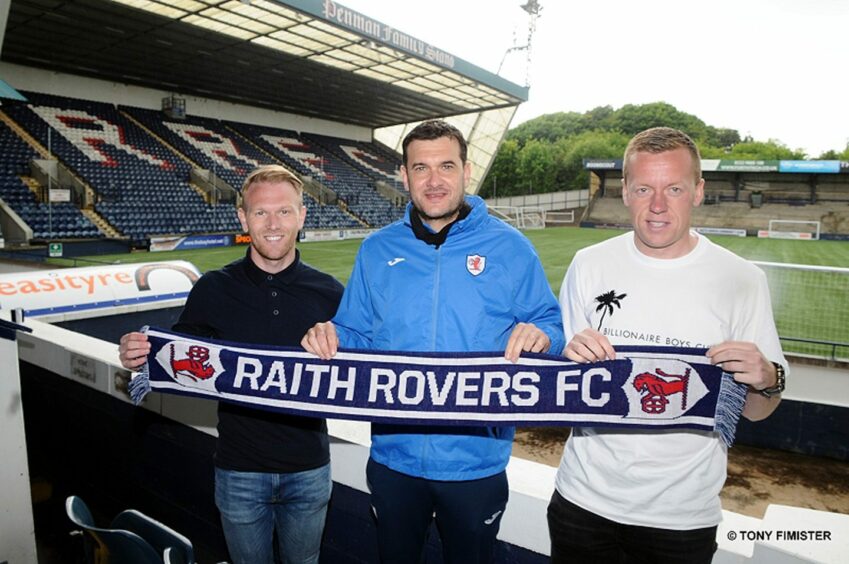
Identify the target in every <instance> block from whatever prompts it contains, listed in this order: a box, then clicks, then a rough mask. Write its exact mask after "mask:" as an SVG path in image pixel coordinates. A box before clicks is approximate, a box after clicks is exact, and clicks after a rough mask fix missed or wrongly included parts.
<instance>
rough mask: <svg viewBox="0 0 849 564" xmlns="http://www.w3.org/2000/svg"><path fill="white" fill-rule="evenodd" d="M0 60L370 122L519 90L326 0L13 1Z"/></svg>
mask: <svg viewBox="0 0 849 564" xmlns="http://www.w3.org/2000/svg"><path fill="white" fill-rule="evenodd" d="M399 9H401V8H399ZM0 21H1V20H0ZM0 58H2V60H3V61H6V62H10V63H16V64H20V65H24V66H28V67H40V68H46V69H50V70H55V71H60V72H64V73H68V74H73V75H83V76H90V77H95V78H100V79H103V80H109V81H114V82H120V83H126V84H136V85H140V86H145V87H150V88H158V89H161V90H163V91H165V92H171V93H176V94H183V95H194V96H199V97H204V98H213V99H219V100H225V101H230V102H235V103H239V104H246V105H250V106H257V107H264V108H269V109H272V110H276V111H283V112H289V113H294V114H298V115H304V116H312V117H317V118H322V119H327V120H332V121H338V122H342V123H350V124H355V125H360V126H366V127H371V128H380V127H386V126H390V125H399V124H409V123H411V122H417V121H421V120H423V119H426V118H429V117H434V116H443V117H444V116H452V115H460V114H475V113H480V112H487V111H489V110H494V109H499V108H515V107H516V106H518V105H519V104H520V103H521V102H523V101H525V100H527V93H528V91H527V88H525V87H521V86H518V85H516V84H513V83H511V82H509V81H507V80H504V79H502V78H501V77H499V76H497V75H494V74H492V73H490V72H488V71H486V70H484V69H481V68H478V67H475V66H473V65H471V64H470V63H468V62H466V61H463V60H462V59H459V58H457V57H454V56H452V55H450V54H449V53H446V52H444V51H442V50H440V49H438V48H436V47H435V46H433V45H429V44H427V43H425V42H423V41H421V40H418V39H416V38H414V37H411V36H409V35H406V34H404V33H403V32H401V31H399V30H396V29H393V28H391V27H390V26H387V25H385V24H382V23H381V22H379V21H377V20H374V19H372V18H370V17H368V16H365V15H362V14H360V13H358V12H355V11H353V10H349V9H348V8H345V7H344V6H343V5H341V4H337V3H335V2H332V1H330V0H288V1H287V2H285V3H284V2H281V1H278V0H11V4H10V8H9V12H8V18H7V25H6V29H5V37H4V42H3V49H2V57H0ZM509 115H512V112H510V113H509ZM507 121H508V122H509V118H508V119H507ZM503 127H506V124H504V126H503Z"/></svg>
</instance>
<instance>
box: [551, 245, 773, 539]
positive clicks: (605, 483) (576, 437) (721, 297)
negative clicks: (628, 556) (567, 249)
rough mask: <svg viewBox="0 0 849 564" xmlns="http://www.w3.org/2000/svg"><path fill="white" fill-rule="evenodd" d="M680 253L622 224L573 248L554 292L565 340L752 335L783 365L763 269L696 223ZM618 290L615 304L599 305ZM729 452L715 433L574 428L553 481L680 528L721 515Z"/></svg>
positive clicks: (602, 507) (666, 342)
mask: <svg viewBox="0 0 849 564" xmlns="http://www.w3.org/2000/svg"><path fill="white" fill-rule="evenodd" d="M693 234H694V235H696V236H697V237H698V243H697V245H696V247H695V248H694V249H693V250H692V251H691V252H690V253H689V254H687V255H686V256H684V257H680V258H677V259H655V258H652V257H648V256H646V255H644V254H642V253H641V252H640V251H639V250H637V247H636V246H635V244H634V234H633V232H631V233H626V234H624V235H620V236H618V237H614V238H612V239H609V240H607V241H604V242H602V243H599V244H596V245H593V246H591V247H587V248H585V249H582V250H580V251H578V253H577V254H576V255H575V258H574V260H573V261H572V264H571V266H570V267H569V270H568V272H567V273H566V278H565V280H564V281H563V286H562V288H561V291H560V305H561V307H562V308H563V321H564V325H565V330H566V340H567V342H568V341H569V340H570V339H571V338H572V337H573V336H574V335H575V334H576V333H578V332H580V331H582V330H583V329H586V328H587V327H592V328H593V329H597V330H598V331H600V332H601V333H602V334H604V335H606V336H607V338H608V339H609V340H610V342H611V344H612V345H613V347H614V348H616V346H618V345H655V346H678V347H710V346H712V345H715V344H719V343H721V342H723V341H728V340H734V341H750V342H754V343H756V344H757V345H758V347H759V348H760V350H761V352H762V353H763V354H764V355H765V356H766V357H767V358H768V359H770V360H772V361H775V362H779V363H781V364H783V365H784V366H787V362H786V361H785V360H784V355H783V354H782V352H781V345H780V343H779V340H778V334H777V331H776V328H775V322H774V320H773V316H772V307H771V303H770V298H769V288H768V287H767V282H766V276H765V275H764V273H763V272H762V271H761V270H760V269H759V268H757V267H756V266H755V265H753V264H751V263H749V262H747V261H746V260H744V259H742V258H740V257H738V256H737V255H735V254H733V253H731V252H730V251H727V250H726V249H724V248H722V247H720V246H718V245H716V244H714V243H712V242H711V241H709V240H708V239H707V238H705V237H704V236H701V235H699V234H697V233H695V232H693ZM608 292H615V295H616V296H618V300H617V302H618V305H617V304H616V303H613V304H611V307H612V308H613V311H612V313H611V312H610V309H609V308H608V307H600V305H601V304H600V302H599V301H597V300H596V298H597V297H600V296H601V295H602V294H606V293H608ZM726 464H727V451H726V448H725V446H724V445H723V443H722V441H721V440H720V439H719V436H718V435H717V434H716V433H711V432H702V431H689V430H687V431H678V430H674V431H672V430H667V431H644V430H611V429H603V428H589V427H586V428H574V429H573V430H572V435H571V436H570V437H569V439H568V440H567V441H566V446H565V448H564V450H563V458H562V460H561V461H560V468H559V469H558V471H557V478H556V483H555V486H556V488H557V491H558V492H559V493H560V495H562V496H563V497H564V498H566V499H568V500H569V501H571V502H572V503H575V504H576V505H579V506H581V507H583V508H584V509H587V510H589V511H592V512H593V513H596V514H597V515H601V516H602V517H605V518H607V519H610V520H612V521H616V522H618V523H625V524H630V525H641V526H648V527H660V528H664V529H676V530H687V529H697V528H702V527H711V526H714V525H716V524H718V523H719V522H720V521H721V519H722V512H721V507H720V501H719V491H720V490H721V489H722V485H723V484H724V483H725V476H726Z"/></svg>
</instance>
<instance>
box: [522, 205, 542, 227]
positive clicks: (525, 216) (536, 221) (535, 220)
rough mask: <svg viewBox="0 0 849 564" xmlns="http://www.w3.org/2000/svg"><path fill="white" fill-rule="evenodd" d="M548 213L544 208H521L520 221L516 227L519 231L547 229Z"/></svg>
mask: <svg viewBox="0 0 849 564" xmlns="http://www.w3.org/2000/svg"><path fill="white" fill-rule="evenodd" d="M546 213H547V212H546V211H545V210H544V209H542V208H537V207H532V206H522V207H521V208H519V219H518V221H517V223H516V227H518V228H519V229H543V228H545V215H546Z"/></svg>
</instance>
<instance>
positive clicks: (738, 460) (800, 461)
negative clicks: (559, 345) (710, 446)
mask: <svg viewBox="0 0 849 564" xmlns="http://www.w3.org/2000/svg"><path fill="white" fill-rule="evenodd" d="M568 436H569V429H568V428H563V427H529V428H523V429H518V430H517V431H516V441H515V442H514V444H513V456H518V457H520V458H526V459H528V460H534V461H536V462H540V463H542V464H548V465H549V466H554V467H557V466H558V465H559V464H560V456H561V455H562V454H563V443H564V441H565V440H566V438H567V437H568ZM552 488H554V484H552ZM720 497H721V498H722V507H723V509H727V510H728V511H734V512H735V513H741V514H743V515H749V516H751V517H757V518H759V519H760V518H763V516H764V512H765V511H766V508H767V506H768V505H770V504H779V505H791V506H794V507H806V508H810V509H818V510H821V511H832V512H836V513H846V514H849V463H847V462H840V461H837V460H832V459H829V458H817V457H813V456H805V455H801V454H794V453H790V452H784V451H778V450H767V449H761V448H755V447H748V446H743V445H735V446H734V447H732V448H731V449H730V450H729V451H728V478H727V479H726V481H725V487H724V488H723V489H722V492H721V494H720Z"/></svg>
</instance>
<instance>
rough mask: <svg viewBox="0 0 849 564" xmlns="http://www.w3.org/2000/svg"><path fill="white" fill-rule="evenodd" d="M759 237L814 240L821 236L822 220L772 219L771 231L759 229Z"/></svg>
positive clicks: (770, 223)
mask: <svg viewBox="0 0 849 564" xmlns="http://www.w3.org/2000/svg"><path fill="white" fill-rule="evenodd" d="M758 237H769V238H770V239H802V240H809V241H813V240H817V239H819V238H820V222H819V221H801V220H793V219H770V220H769V231H767V232H766V233H764V232H763V231H759V232H758Z"/></svg>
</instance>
